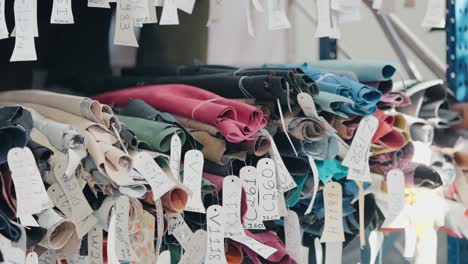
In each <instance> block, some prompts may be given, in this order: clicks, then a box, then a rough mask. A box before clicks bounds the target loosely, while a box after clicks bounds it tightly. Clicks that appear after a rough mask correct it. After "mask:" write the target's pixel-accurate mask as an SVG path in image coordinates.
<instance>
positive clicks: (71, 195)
mask: <svg viewBox="0 0 468 264" xmlns="http://www.w3.org/2000/svg"><path fill="white" fill-rule="evenodd" d="M67 163H68V162H67V159H64V160H62V162H59V163H57V164H56V165H55V166H54V175H55V177H56V179H57V181H58V183H59V184H60V186H61V187H62V189H63V192H64V194H65V196H66V197H67V200H68V201H69V204H70V206H71V210H72V219H73V221H81V220H83V219H85V218H86V217H88V216H89V215H90V214H92V213H93V209H92V208H91V206H89V204H88V201H87V200H86V198H85V196H84V194H83V191H82V190H81V186H80V184H79V183H78V180H77V178H76V177H75V174H74V173H73V174H67V173H66V169H67V166H66V164H67Z"/></svg>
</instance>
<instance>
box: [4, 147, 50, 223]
mask: <svg viewBox="0 0 468 264" xmlns="http://www.w3.org/2000/svg"><path fill="white" fill-rule="evenodd" d="M7 158H8V166H9V168H10V171H11V177H12V179H13V183H14V185H15V192H16V200H17V211H16V216H18V217H20V216H26V215H32V214H36V213H40V212H41V211H43V210H45V209H48V208H52V207H53V204H52V202H51V201H50V199H49V196H48V195H47V192H46V190H45V187H44V183H43V182H42V178H41V174H40V173H39V170H38V168H37V165H36V162H35V159H34V156H33V154H32V152H31V150H30V149H29V148H27V147H26V148H12V149H10V150H9V151H8V157H7Z"/></svg>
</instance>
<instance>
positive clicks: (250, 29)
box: [245, 1, 255, 37]
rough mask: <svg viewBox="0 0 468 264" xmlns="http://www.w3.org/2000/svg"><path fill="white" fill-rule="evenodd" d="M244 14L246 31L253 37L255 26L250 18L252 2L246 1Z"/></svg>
mask: <svg viewBox="0 0 468 264" xmlns="http://www.w3.org/2000/svg"><path fill="white" fill-rule="evenodd" d="M245 16H246V19H247V32H248V33H249V35H250V36H252V37H255V27H254V23H253V18H252V4H251V2H250V1H247V5H246V6H245Z"/></svg>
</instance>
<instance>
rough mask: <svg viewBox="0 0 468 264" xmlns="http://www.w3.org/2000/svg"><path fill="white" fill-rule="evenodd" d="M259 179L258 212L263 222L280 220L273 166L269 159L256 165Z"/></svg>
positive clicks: (262, 160)
mask: <svg viewBox="0 0 468 264" xmlns="http://www.w3.org/2000/svg"><path fill="white" fill-rule="evenodd" d="M257 175H258V179H259V194H260V201H259V212H260V215H261V216H262V220H263V221H269V220H276V219H279V218H280V215H279V210H278V195H279V194H278V190H277V189H276V180H275V175H276V173H275V164H274V162H273V160H271V159H267V158H264V159H261V160H259V161H258V163H257Z"/></svg>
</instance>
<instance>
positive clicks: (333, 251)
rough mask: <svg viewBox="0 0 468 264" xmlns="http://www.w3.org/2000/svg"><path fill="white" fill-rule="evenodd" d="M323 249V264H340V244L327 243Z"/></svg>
mask: <svg viewBox="0 0 468 264" xmlns="http://www.w3.org/2000/svg"><path fill="white" fill-rule="evenodd" d="M326 244H327V245H326V247H325V264H340V263H343V262H342V258H343V243H342V242H327V243H326Z"/></svg>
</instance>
